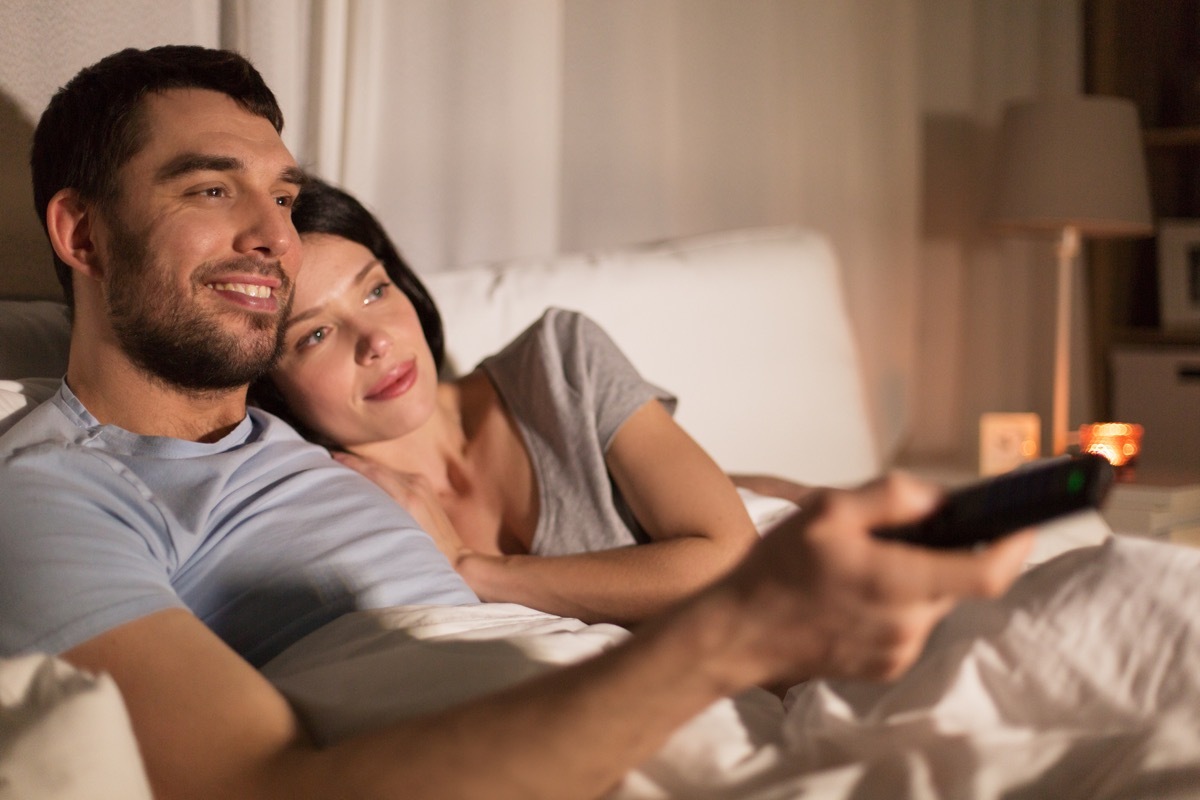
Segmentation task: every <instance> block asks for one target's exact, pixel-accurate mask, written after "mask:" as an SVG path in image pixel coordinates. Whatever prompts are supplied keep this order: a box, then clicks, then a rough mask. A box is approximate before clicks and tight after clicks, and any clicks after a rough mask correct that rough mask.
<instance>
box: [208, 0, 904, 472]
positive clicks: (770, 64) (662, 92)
mask: <svg viewBox="0 0 1200 800" xmlns="http://www.w3.org/2000/svg"><path fill="white" fill-rule="evenodd" d="M283 6H286V8H281V7H283ZM281 10H282V11H283V13H284V14H285V16H286V15H288V14H290V15H292V16H293V17H302V18H303V19H304V23H303V24H308V25H309V26H310V27H311V31H310V34H309V42H310V44H308V46H307V49H308V53H309V58H310V62H309V63H308V68H307V69H306V70H296V69H292V68H290V66H289V67H285V68H283V69H276V68H275V63H274V62H276V61H277V60H282V62H283V63H284V64H287V65H290V64H291V62H292V58H293V56H292V54H291V53H282V54H281V53H280V51H279V48H278V41H279V40H278V36H277V34H276V33H275V31H278V30H279V29H281V28H282V29H283V30H286V31H289V33H288V35H291V34H290V32H291V31H294V30H296V29H298V28H299V27H300V24H298V23H287V24H285V25H282V26H279V27H277V28H275V29H274V31H272V30H268V29H267V26H266V25H265V24H256V15H260V14H261V15H266V18H270V19H275V20H277V19H278V16H277V14H278V12H280V11H281ZM227 11H228V12H229V13H227V14H226V21H227V22H229V21H230V20H232V21H233V24H231V25H230V26H228V27H226V28H224V30H225V33H226V35H227V36H232V37H234V38H231V39H230V40H229V42H228V43H229V44H232V45H236V46H238V47H239V48H240V49H242V50H243V51H244V52H247V53H248V54H249V55H250V56H251V57H252V58H253V59H254V60H255V62H256V63H258V64H259V65H260V66H261V67H262V68H263V69H264V72H265V73H267V76H268V78H269V79H270V80H271V81H272V84H273V85H276V86H283V89H282V90H281V93H280V94H281V99H282V100H284V101H285V111H286V112H287V113H288V115H289V118H290V119H293V120H295V119H303V120H304V124H303V126H301V127H302V130H291V131H289V135H290V136H291V137H293V138H292V139H291V140H289V143H290V144H292V145H293V147H296V148H297V152H298V153H299V154H300V157H301V159H302V160H304V161H305V162H306V163H308V164H310V165H312V166H313V167H315V168H316V169H317V171H318V172H320V173H321V174H323V175H324V176H326V177H327V178H329V179H331V180H333V181H335V182H338V183H341V184H342V185H344V186H346V187H347V188H348V189H350V190H351V191H353V192H354V193H355V194H357V195H358V196H359V197H361V198H362V199H363V200H364V201H365V202H367V204H368V205H370V206H371V207H372V208H373V209H374V210H376V212H377V213H378V214H379V215H380V217H381V218H382V219H383V220H384V222H385V224H386V225H387V226H388V229H389V230H390V231H391V233H392V234H393V236H394V237H395V239H396V240H397V242H398V243H399V244H400V246H401V247H402V249H403V250H404V251H405V253H406V254H407V255H408V257H409V258H410V259H411V260H412V262H413V263H414V264H415V265H416V266H417V267H418V268H419V269H421V270H437V269H452V268H454V267H457V266H462V265H465V264H468V263H472V262H477V261H481V260H492V259H498V258H507V257H514V256H522V255H542V254H546V253H552V252H555V251H559V250H578V249H583V248H593V247H601V246H607V245H618V244H628V243H632V242H638V241H644V240H648V239H660V238H665V237H673V236H680V235H686V234H692V233H701V232H710V231H716V230H725V229H730V228H737V227H745V226H757V225H774V224H793V223H794V224H803V225H808V226H811V227H813V228H816V229H818V230H821V231H823V232H825V233H826V234H827V235H829V236H830V238H831V239H832V240H833V242H834V245H835V247H836V249H837V251H838V253H839V254H840V256H841V258H842V260H843V262H844V264H845V267H846V273H845V274H846V289H847V293H848V300H849V304H850V306H851V309H852V312H853V317H854V320H855V324H856V326H857V332H858V336H859V341H860V348H861V350H862V354H863V359H864V367H865V373H866V374H865V376H864V377H865V379H866V381H867V384H868V388H869V392H870V397H871V400H872V408H873V413H874V422H875V425H876V429H877V431H878V434H879V441H880V447H881V450H882V451H883V452H884V453H888V452H891V451H893V450H894V449H895V448H896V447H897V446H898V444H899V442H900V440H901V436H902V435H903V432H904V429H905V427H906V425H907V422H908V416H909V415H910V413H911V395H912V385H911V381H910V377H909V376H910V373H911V368H912V364H913V359H914V352H913V348H914V342H915V307H914V298H915V291H916V284H915V277H916V276H915V269H916V253H917V248H918V240H917V231H918V227H919V226H918V211H919V203H918V200H919V186H918V178H919V170H918V164H919V128H918V114H917V102H918V97H917V88H918V81H917V60H916V43H917V31H916V24H917V16H918V15H917V8H916V4H915V0H870V2H865V1H862V2H844V3H827V2H817V1H816V0H745V2H737V3H733V2H728V0H654V2H645V0H488V2H481V0H392V1H391V2H386V1H385V0H345V2H320V1H319V0H313V2H311V3H307V4H306V3H283V2H279V1H278V0H277V1H276V2H263V0H241V2H238V0H228V2H227ZM231 28H236V29H238V30H231ZM239 30H240V31H244V30H251V31H252V35H251V36H249V37H246V36H242V35H239ZM260 39H261V40H262V41H265V42H266V45H265V46H264V47H259V46H258V45H257V42H258V41H260ZM331 76H332V77H331ZM295 84H303V85H307V87H308V89H307V90H299V91H293V89H292V88H291V86H292V85H295ZM304 96H307V100H305V99H304ZM314 98H315V99H314ZM289 101H290V102H294V103H295V104H296V106H295V110H292V109H289V108H287V102H289ZM305 103H307V105H305ZM314 108H317V109H320V110H321V112H322V113H321V114H320V116H317V115H315V114H314V113H313V111H312V109H314ZM719 312H720V310H719V309H714V324H719V320H720V315H719ZM796 313H804V298H796ZM781 357H786V353H783V354H781ZM814 379H817V380H819V376H814Z"/></svg>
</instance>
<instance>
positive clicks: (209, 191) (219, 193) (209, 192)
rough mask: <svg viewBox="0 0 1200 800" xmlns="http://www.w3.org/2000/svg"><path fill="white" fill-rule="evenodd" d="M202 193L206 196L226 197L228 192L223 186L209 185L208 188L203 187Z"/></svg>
mask: <svg viewBox="0 0 1200 800" xmlns="http://www.w3.org/2000/svg"><path fill="white" fill-rule="evenodd" d="M200 194H202V195H204V196H205V197H224V196H225V194H226V192H225V187H223V186H209V187H208V188H206V189H201V190H200Z"/></svg>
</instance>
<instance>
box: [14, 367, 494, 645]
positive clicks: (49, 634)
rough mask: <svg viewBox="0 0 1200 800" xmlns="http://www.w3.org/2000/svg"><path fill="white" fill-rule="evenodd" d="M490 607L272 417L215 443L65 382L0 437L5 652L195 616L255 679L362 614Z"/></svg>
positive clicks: (389, 513)
mask: <svg viewBox="0 0 1200 800" xmlns="http://www.w3.org/2000/svg"><path fill="white" fill-rule="evenodd" d="M476 602H478V598H476V596H475V594H474V593H473V592H472V591H471V589H470V588H469V587H468V586H467V585H466V583H465V582H464V581H463V580H462V579H461V578H460V577H459V575H458V574H457V573H456V572H455V571H454V569H453V568H452V567H451V566H450V564H449V562H448V561H447V560H446V559H445V558H444V557H443V556H442V554H441V553H440V552H439V551H438V549H437V548H436V546H435V545H434V544H433V541H432V540H431V539H430V538H429V536H428V535H426V534H425V533H424V532H423V531H422V530H420V528H418V527H417V524H416V523H415V522H414V521H413V520H412V518H411V517H410V516H408V514H406V513H405V512H404V511H403V510H402V509H400V507H399V506H397V505H396V503H395V502H394V501H393V500H392V499H391V498H390V497H389V496H388V495H387V494H386V493H385V492H383V490H381V489H379V488H378V487H376V486H375V485H374V484H373V483H371V482H370V481H368V480H367V479H365V478H363V477H362V476H360V475H359V474H358V473H356V472H354V471H352V470H350V469H348V468H346V467H343V466H341V465H340V464H338V463H337V462H336V461H334V460H333V459H332V458H330V456H329V454H328V452H326V451H325V450H324V449H322V448H320V447H317V446H315V445H313V444H310V443H308V442H306V441H304V440H303V439H301V438H300V436H299V435H297V434H296V433H295V432H294V431H293V430H292V429H291V428H290V427H288V426H287V425H286V424H285V423H283V422H282V421H280V420H279V419H277V418H276V417H273V416H271V415H270V414H267V413H265V412H262V411H260V410H258V409H250V411H249V413H248V415H247V416H246V417H245V418H244V419H243V420H242V422H241V423H240V424H239V425H238V426H237V428H235V429H234V430H233V431H232V432H231V433H230V434H229V435H228V436H226V437H224V438H223V439H221V440H220V441H218V442H215V443H211V444H208V443H197V442H190V441H184V440H180V439H171V438H166V437H146V436H138V435H136V434H133V433H130V432H129V431H126V430H123V429H121V428H117V427H115V426H112V425H101V424H99V423H98V422H97V420H96V419H95V418H94V417H93V416H92V415H91V414H90V413H88V411H87V409H85V408H84V407H83V405H82V404H81V403H80V402H79V400H78V399H77V398H76V397H75V395H74V394H73V393H72V392H71V390H70V389H69V388H68V387H67V385H66V383H65V382H64V383H63V385H62V387H61V388H60V390H59V392H58V394H57V395H56V396H55V397H54V398H52V399H51V400H49V401H48V402H46V403H44V404H43V405H41V406H39V407H38V408H36V409H35V410H34V411H32V412H31V413H30V414H29V415H28V416H27V417H26V418H25V419H23V420H21V422H19V423H18V424H17V425H16V426H14V427H13V428H12V430H10V431H9V432H8V433H7V434H5V435H4V436H3V437H0V656H8V655H13V654H16V653H20V652H27V651H31V650H42V651H47V652H51V653H59V652H62V651H63V650H66V649H69V648H71V647H72V646H74V645H76V644H80V643H82V642H84V641H86V640H88V639H90V638H92V637H94V636H96V635H98V634H100V633H103V632H104V631H107V630H109V629H111V628H114V627H116V626H118V625H120V624H122V623H124V622H128V621H131V620H133V619H136V618H138V617H141V616H144V615H146V614H150V613H152V612H155V611H159V610H161V609H166V608H172V607H185V608H188V609H190V610H191V611H192V612H193V613H194V614H196V616H197V617H199V618H200V619H201V620H202V621H203V622H204V623H205V624H207V625H208V626H209V627H210V628H212V629H213V631H215V632H216V633H217V635H218V636H220V637H221V638H222V639H223V640H225V641H226V642H227V643H228V644H229V645H230V646H231V647H233V648H234V649H235V650H237V651H238V652H239V653H241V654H242V655H243V656H244V657H245V658H246V659H247V660H249V661H250V662H251V663H253V664H256V665H261V664H264V663H265V662H266V661H268V660H269V659H270V658H271V657H273V656H274V655H276V654H278V653H279V652H281V651H282V650H283V649H284V648H286V647H287V646H288V645H290V644H292V643H293V642H295V641H297V640H298V639H300V638H301V637H302V636H304V635H305V634H307V633H309V632H311V631H313V630H316V629H317V628H318V627H320V626H321V625H323V624H324V623H326V622H328V621H330V620H332V619H334V618H336V617H338V616H340V615H342V614H344V613H346V612H348V611H353V610H356V609H363V608H380V607H385V606H393V605H406V604H414V603H431V604H463V603H476Z"/></svg>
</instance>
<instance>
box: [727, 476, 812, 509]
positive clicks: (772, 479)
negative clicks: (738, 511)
mask: <svg viewBox="0 0 1200 800" xmlns="http://www.w3.org/2000/svg"><path fill="white" fill-rule="evenodd" d="M729 478H730V480H732V481H733V485H734V486H737V487H738V488H741V489H749V490H750V491H752V492H754V493H755V494H761V495H763V496H764V497H779V498H782V499H783V500H790V501H791V502H793V503H795V504H796V505H798V506H802V505H804V500H805V498H808V497H811V496H812V495H814V494H816V493H817V492H818V491H819V490H820V487H817V486H808V485H806V484H803V483H796V482H795V481H793V480H789V479H788V478H780V477H778V476H776V475H748V474H740V473H730V475H729Z"/></svg>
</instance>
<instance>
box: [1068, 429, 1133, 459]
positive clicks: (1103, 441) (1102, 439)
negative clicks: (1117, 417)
mask: <svg viewBox="0 0 1200 800" xmlns="http://www.w3.org/2000/svg"><path fill="white" fill-rule="evenodd" d="M1079 447H1080V449H1081V450H1083V451H1084V452H1085V453H1095V454H1096V455H1098V456H1104V457H1105V458H1107V459H1108V461H1109V463H1110V464H1112V465H1113V466H1114V467H1123V466H1126V465H1129V464H1131V463H1132V462H1133V461H1134V459H1136V458H1137V454H1138V451H1139V450H1141V447H1142V426H1141V425H1135V424H1131V423H1128V422H1096V423H1093V424H1091V425H1082V426H1080V428H1079Z"/></svg>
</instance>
